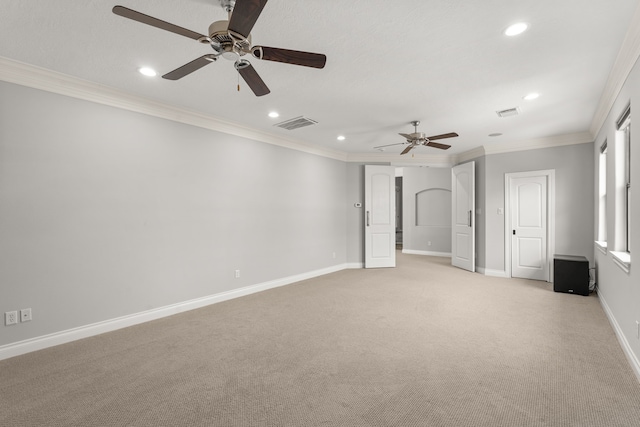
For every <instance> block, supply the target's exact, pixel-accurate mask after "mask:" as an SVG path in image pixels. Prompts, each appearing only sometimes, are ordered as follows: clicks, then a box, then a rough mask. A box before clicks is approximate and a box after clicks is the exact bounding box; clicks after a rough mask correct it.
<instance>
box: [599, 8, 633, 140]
mask: <svg viewBox="0 0 640 427" xmlns="http://www.w3.org/2000/svg"><path fill="white" fill-rule="evenodd" d="M638 57H640V6H638V8H637V9H636V12H635V13H634V14H633V17H632V18H631V23H630V25H629V28H628V30H627V34H626V36H625V38H624V41H623V42H622V46H620V51H619V52H618V56H617V57H616V60H615V62H614V64H613V67H612V68H611V72H610V73H609V78H608V79H607V83H606V85H605V87H604V91H603V92H602V96H601V97H600V102H599V103H598V107H597V109H596V112H595V114H594V116H593V120H592V121H591V127H590V128H589V131H590V132H591V134H592V135H594V137H595V136H597V135H598V133H600V129H601V128H602V126H603V125H604V122H605V120H606V119H607V116H609V112H610V111H611V108H612V107H613V103H614V102H615V101H616V98H617V97H618V95H619V94H620V91H621V90H622V87H623V86H624V83H625V82H626V80H627V77H628V76H629V74H630V73H631V70H632V69H633V67H634V65H635V64H636V62H637V61H638Z"/></svg>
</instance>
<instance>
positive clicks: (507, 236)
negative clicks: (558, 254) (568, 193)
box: [504, 169, 556, 282]
mask: <svg viewBox="0 0 640 427" xmlns="http://www.w3.org/2000/svg"><path fill="white" fill-rule="evenodd" d="M534 176H546V177H547V263H548V267H549V268H548V269H547V272H548V276H547V278H546V281H547V282H552V278H553V255H554V254H555V247H556V241H555V236H556V171H555V169H546V170H539V171H528V172H513V173H505V174H504V270H505V273H506V275H507V277H512V276H511V228H512V227H511V180H512V179H514V178H528V177H534Z"/></svg>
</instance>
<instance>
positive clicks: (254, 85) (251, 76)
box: [238, 64, 271, 96]
mask: <svg viewBox="0 0 640 427" xmlns="http://www.w3.org/2000/svg"><path fill="white" fill-rule="evenodd" d="M238 73H240V75H241V76H242V78H243V79H244V81H245V82H246V83H247V85H248V86H249V87H250V88H251V90H252V91H253V93H254V94H255V95H256V96H263V95H266V94H268V93H269V92H271V91H270V90H269V88H268V87H267V85H266V84H264V82H263V81H262V79H261V78H260V76H259V75H258V72H257V71H256V69H255V68H253V65H251V64H249V65H246V66H243V67H242V68H240V69H238Z"/></svg>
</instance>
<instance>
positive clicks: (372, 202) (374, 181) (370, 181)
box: [364, 165, 396, 268]
mask: <svg viewBox="0 0 640 427" xmlns="http://www.w3.org/2000/svg"><path fill="white" fill-rule="evenodd" d="M364 177H365V179H364V194H365V195H364V208H365V217H364V223H365V231H364V241H365V244H364V266H365V268H377V267H395V266H396V220H395V218H396V212H395V210H396V209H395V207H396V201H395V199H396V197H395V196H396V172H395V167H393V166H371V165H365V167H364Z"/></svg>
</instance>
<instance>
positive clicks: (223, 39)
mask: <svg viewBox="0 0 640 427" xmlns="http://www.w3.org/2000/svg"><path fill="white" fill-rule="evenodd" d="M219 1H220V5H221V6H222V7H223V8H224V9H225V10H226V11H227V13H228V14H229V20H228V21H216V22H214V23H212V24H211V25H210V26H209V31H208V33H209V35H203V34H200V33H197V32H195V31H191V30H188V29H186V28H182V27H179V26H177V25H174V24H170V23H169V22H166V21H162V20H160V19H157V18H153V17H151V16H149V15H145V14H143V13H140V12H136V11H135V10H132V9H129V8H126V7H124V6H115V7H114V8H113V13H115V14H116V15H119V16H123V17H125V18H129V19H132V20H134V21H138V22H142V23H143V24H147V25H151V26H152V27H156V28H160V29H161V30H165V31H170V32H172V33H175V34H178V35H181V36H184V37H188V38H190V39H193V40H196V41H198V42H200V43H203V44H208V45H210V46H211V48H212V49H213V53H208V54H206V55H203V56H201V57H199V58H197V59H194V60H193V61H191V62H189V63H187V64H185V65H183V66H181V67H179V68H176V69H175V70H173V71H171V72H169V73H167V74H165V75H164V76H162V77H163V78H165V79H168V80H178V79H181V78H182V77H184V76H186V75H188V74H191V73H193V72H194V71H196V70H199V69H200V68H202V67H204V66H205V65H208V64H210V63H212V62H215V61H217V60H218V58H219V57H223V58H225V59H228V60H231V61H235V68H236V70H237V71H238V73H239V74H240V75H241V76H242V78H243V79H244V81H245V82H246V83H247V85H248V86H249V87H250V88H251V90H252V91H253V93H254V94H255V95H256V96H263V95H266V94H268V93H269V92H270V90H269V88H268V87H267V85H266V84H265V83H264V81H262V79H261V78H260V76H259V75H258V73H257V71H256V70H255V68H253V66H252V65H251V63H250V62H249V61H247V60H246V59H242V58H241V57H242V56H244V55H246V54H248V53H251V54H252V55H253V56H254V57H256V58H258V59H262V60H265V61H275V62H284V63H287V64H293V65H303V66H305V67H312V68H324V65H325V63H326V62H327V57H326V56H325V55H322V54H319V53H311V52H300V51H297V50H288V49H280V48H275V47H267V46H252V45H251V29H252V28H253V26H254V24H255V23H256V21H257V20H258V17H259V16H260V13H262V9H263V8H264V6H265V5H266V4H267V1H268V0H219ZM238 88H239V87H238Z"/></svg>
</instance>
